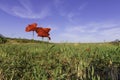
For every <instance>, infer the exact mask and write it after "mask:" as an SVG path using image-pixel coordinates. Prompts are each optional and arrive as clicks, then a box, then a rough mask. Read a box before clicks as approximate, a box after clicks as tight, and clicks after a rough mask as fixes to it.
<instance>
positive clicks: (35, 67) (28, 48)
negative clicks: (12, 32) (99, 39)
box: [0, 43, 120, 80]
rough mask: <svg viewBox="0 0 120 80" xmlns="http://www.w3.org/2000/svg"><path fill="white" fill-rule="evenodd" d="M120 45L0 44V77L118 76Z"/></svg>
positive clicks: (89, 79)
mask: <svg viewBox="0 0 120 80" xmlns="http://www.w3.org/2000/svg"><path fill="white" fill-rule="evenodd" d="M119 79H120V46H115V45H112V44H107V43H103V44H102V43H101V44H82V43H80V44H77V43H76V44H70V43H63V44H54V43H15V44H13V43H7V44H0V80H119Z"/></svg>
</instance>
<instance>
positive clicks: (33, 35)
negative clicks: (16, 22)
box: [33, 31, 34, 40]
mask: <svg viewBox="0 0 120 80" xmlns="http://www.w3.org/2000/svg"><path fill="white" fill-rule="evenodd" d="M33 40H34V31H33Z"/></svg>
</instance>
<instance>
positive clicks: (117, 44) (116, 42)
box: [110, 39, 120, 46]
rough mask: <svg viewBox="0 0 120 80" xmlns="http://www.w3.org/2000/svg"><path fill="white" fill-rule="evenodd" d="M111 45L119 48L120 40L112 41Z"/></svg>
mask: <svg viewBox="0 0 120 80" xmlns="http://www.w3.org/2000/svg"><path fill="white" fill-rule="evenodd" d="M110 43H111V44H113V45H116V46H119V45H120V40H119V39H116V40H114V41H112V42H110Z"/></svg>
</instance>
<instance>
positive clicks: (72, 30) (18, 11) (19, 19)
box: [0, 0, 120, 42]
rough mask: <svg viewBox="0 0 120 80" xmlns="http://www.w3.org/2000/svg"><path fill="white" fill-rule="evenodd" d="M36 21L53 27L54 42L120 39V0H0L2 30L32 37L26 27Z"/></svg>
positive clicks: (7, 34)
mask: <svg viewBox="0 0 120 80" xmlns="http://www.w3.org/2000/svg"><path fill="white" fill-rule="evenodd" d="M34 22H36V23H38V26H42V27H50V28H51V29H52V30H51V31H50V36H51V39H52V40H51V42H103V41H104V40H105V41H113V40H115V39H120V0H0V34H3V35H4V36H8V37H13V38H28V39H32V32H25V27H26V26H27V25H28V24H30V23H34ZM35 39H39V40H41V38H40V37H37V35H35Z"/></svg>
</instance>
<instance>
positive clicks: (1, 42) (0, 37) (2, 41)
mask: <svg viewBox="0 0 120 80" xmlns="http://www.w3.org/2000/svg"><path fill="white" fill-rule="evenodd" d="M6 42H7V39H6V38H5V37H4V36H3V35H2V34H0V44H3V43H6Z"/></svg>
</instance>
